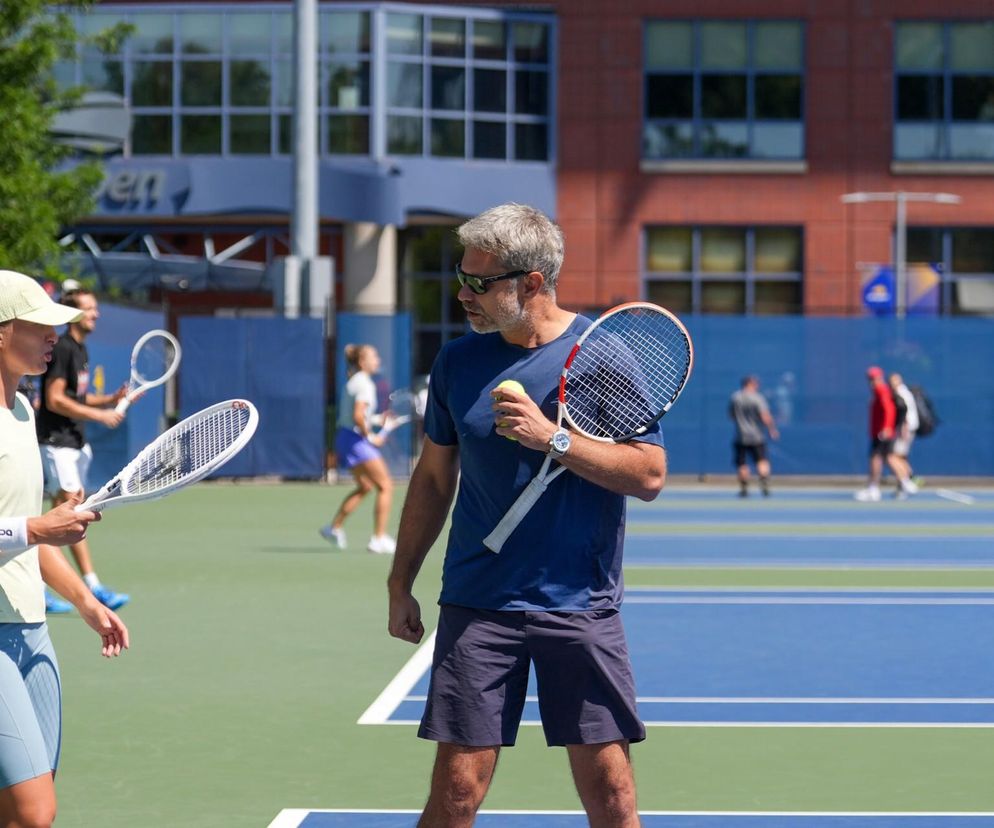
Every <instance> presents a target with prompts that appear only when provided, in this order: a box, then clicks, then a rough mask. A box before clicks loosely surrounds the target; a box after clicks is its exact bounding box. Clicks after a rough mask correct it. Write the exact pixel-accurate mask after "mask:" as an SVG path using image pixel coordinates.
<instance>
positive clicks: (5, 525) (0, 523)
mask: <svg viewBox="0 0 994 828" xmlns="http://www.w3.org/2000/svg"><path fill="white" fill-rule="evenodd" d="M28 546H29V544H28V519H27V518H26V517H13V518H0V552H23V551H24V550H25V549H27V548H28Z"/></svg>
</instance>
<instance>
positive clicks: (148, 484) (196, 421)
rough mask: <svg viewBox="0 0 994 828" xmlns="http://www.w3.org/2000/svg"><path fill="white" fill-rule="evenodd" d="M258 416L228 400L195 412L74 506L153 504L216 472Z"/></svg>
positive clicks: (243, 402)
mask: <svg viewBox="0 0 994 828" xmlns="http://www.w3.org/2000/svg"><path fill="white" fill-rule="evenodd" d="M258 424H259V413H258V412H257V411H256V410H255V406H254V405H252V403H250V402H249V401H248V400H228V401H227V402H222V403H217V404H215V405H212V406H209V407H208V408H205V409H203V411H198V412H197V413H196V414H193V415H191V416H189V417H187V418H186V419H185V420H181V421H180V422H178V423H177V424H176V425H174V426H173V427H172V428H171V429H169V430H168V431H166V432H163V433H162V434H160V435H159V436H158V437H157V438H156V439H155V440H153V441H152V442H151V443H149V444H148V445H147V446H145V448H143V449H142V450H141V451H140V452H139V453H138V456H137V457H135V459H134V460H132V461H131V462H130V463H128V465H127V466H125V467H124V468H123V469H121V471H120V472H118V473H117V475H115V476H114V477H113V478H112V479H111V480H109V481H108V482H107V483H106V484H104V486H103V487H102V488H101V489H100V491H98V492H94V493H93V494H92V495H90V496H89V497H88V498H87V499H86V500H84V501H83V502H82V503H80V504H79V506H77V507H76V511H77V512H81V511H83V510H85V509H89V510H91V511H93V512H102V511H103V510H104V509H109V508H110V507H111V506H121V505H124V504H126V503H137V502H139V501H142V500H157V499H158V498H160V497H165V496H166V495H168V494H172V493H173V492H175V491H176V490H177V489H181V488H183V487H184V486H189V485H190V484H191V483H196V482H197V481H198V480H202V479H203V478H205V477H207V475H209V474H210V473H211V472H213V471H216V470H217V469H219V468H221V466H223V465H224V464H225V463H227V462H228V461H229V460H230V459H231V458H232V457H234V456H235V455H236V454H238V452H240V451H241V450H242V449H243V448H245V446H246V445H247V443H248V441H249V440H251V439H252V435H253V434H255V429H256V426H257V425H258Z"/></svg>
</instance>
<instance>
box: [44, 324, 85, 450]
mask: <svg viewBox="0 0 994 828" xmlns="http://www.w3.org/2000/svg"><path fill="white" fill-rule="evenodd" d="M56 379H64V380H65V381H66V396H67V397H69V399H71V400H76V401H77V402H81V403H85V402H86V394H87V392H88V391H89V390H90V355H89V354H88V353H87V352H86V346H85V345H84V344H83V343H82V342H77V341H76V340H75V339H73V338H72V337H71V336H70V335H69V334H68V333H64V334H62V336H60V337H59V341H58V342H57V343H56V344H55V348H54V349H53V350H52V361H51V362H50V363H48V370H46V371H45V376H44V377H42V380H41V404H40V405H39V407H38V414H37V416H36V418H35V423H36V424H37V429H38V442H39V443H43V444H45V445H49V446H60V447H66V448H77V449H80V448H83V446H84V445H85V444H86V434H85V433H84V431H83V424H82V423H81V422H80V421H79V420H73V419H70V418H69V417H63V416H62V415H61V414H56V413H55V412H54V411H49V410H48V406H47V405H46V404H45V392H46V390H47V389H48V383H49V382H51V381H52V380H56Z"/></svg>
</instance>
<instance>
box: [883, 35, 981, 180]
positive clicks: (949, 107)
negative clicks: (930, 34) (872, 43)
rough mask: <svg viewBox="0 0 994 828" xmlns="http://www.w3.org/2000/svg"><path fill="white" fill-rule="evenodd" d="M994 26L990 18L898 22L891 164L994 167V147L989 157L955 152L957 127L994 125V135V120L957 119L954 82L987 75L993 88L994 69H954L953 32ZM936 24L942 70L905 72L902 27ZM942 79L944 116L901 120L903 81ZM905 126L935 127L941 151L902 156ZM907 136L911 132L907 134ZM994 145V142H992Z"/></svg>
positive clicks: (894, 43)
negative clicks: (901, 53) (901, 63)
mask: <svg viewBox="0 0 994 828" xmlns="http://www.w3.org/2000/svg"><path fill="white" fill-rule="evenodd" d="M979 23H982V24H988V25H990V24H992V21H991V20H990V19H983V18H976V19H974V18H955V19H935V18H928V19H917V18H904V19H898V20H895V21H894V39H893V45H892V50H891V51H892V57H891V65H892V67H893V76H892V86H891V99H892V102H893V104H892V105H893V113H894V115H893V119H892V121H891V161H892V163H894V164H899V165H900V164H910V165H914V164H950V165H955V164H964V163H965V164H970V163H981V164H992V165H994V148H992V150H991V152H990V153H989V154H987V155H965V154H964V155H958V154H954V152H953V142H954V130H955V128H956V127H957V126H962V125H964V124H966V125H969V124H990V125H991V128H992V132H994V121H985V120H981V119H976V120H967V119H957V118H955V117H954V115H953V91H954V89H953V88H954V81H955V79H956V78H957V77H970V76H977V75H980V76H987V77H989V78H990V83H991V86H992V88H994V67H992V68H991V69H990V70H988V71H987V72H981V71H979V70H976V69H973V70H957V69H955V68H953V57H954V56H953V51H952V49H953V29H954V27H956V26H962V25H976V24H979ZM922 24H932V25H937V26H940V27H941V36H940V43H941V47H942V56H941V62H940V68H939V69H938V70H937V71H936V70H931V71H930V70H925V69H920V70H913V69H902V68H901V67H900V66H899V65H898V59H899V54H898V38H899V31H900V29H901V27H902V26H911V25H922ZM916 77H918V78H938V79H939V80H940V82H941V89H942V117H941V118H940V119H934V118H933V119H920V118H909V119H900V118H899V115H900V112H899V104H900V85H901V80H902V79H903V78H916ZM902 126H908V127H919V128H920V127H931V128H934V129H935V130H936V136H935V137H936V140H937V142H938V152H937V153H933V154H930V155H921V154H909V155H902V154H900V153H899V152H898V142H899V138H900V132H901V127H902ZM906 134H907V133H906ZM992 143H994V141H992Z"/></svg>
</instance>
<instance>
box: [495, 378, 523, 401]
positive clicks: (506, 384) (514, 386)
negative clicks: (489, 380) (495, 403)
mask: <svg viewBox="0 0 994 828" xmlns="http://www.w3.org/2000/svg"><path fill="white" fill-rule="evenodd" d="M497 387H498V388H510V389H511V390H512V391H514V392H516V393H518V394H527V392H526V391H525V387H524V386H523V385H522V384H521V383H520V382H518V381H517V380H504V381H503V382H500V383H498V385H497ZM497 399H500V397H499V396H498V397H497Z"/></svg>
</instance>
